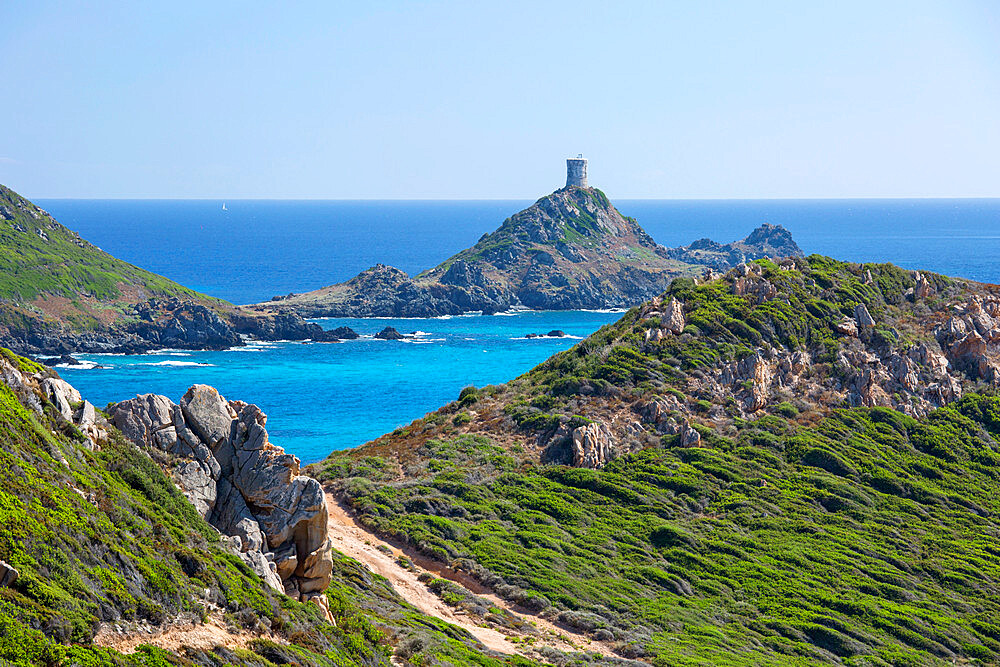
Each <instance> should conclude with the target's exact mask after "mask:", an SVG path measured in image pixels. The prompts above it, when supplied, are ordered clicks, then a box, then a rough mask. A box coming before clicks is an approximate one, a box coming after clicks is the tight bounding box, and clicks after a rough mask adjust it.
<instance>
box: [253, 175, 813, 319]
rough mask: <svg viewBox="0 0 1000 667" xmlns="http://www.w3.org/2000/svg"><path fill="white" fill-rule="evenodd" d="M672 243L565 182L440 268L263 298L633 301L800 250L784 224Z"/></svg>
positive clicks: (305, 301)
mask: <svg viewBox="0 0 1000 667" xmlns="http://www.w3.org/2000/svg"><path fill="white" fill-rule="evenodd" d="M708 243H709V244H711V246H710V247H709V246H706V247H705V248H695V249H693V250H690V249H687V248H677V249H672V250H671V249H667V248H664V247H662V246H660V245H658V244H657V243H656V242H655V241H654V240H653V239H652V237H650V236H649V234H647V233H646V232H645V231H644V230H643V229H642V227H640V226H639V224H638V222H636V220H635V219H634V218H630V217H627V216H623V215H622V214H621V213H620V212H619V211H618V210H617V209H616V208H615V207H614V206H613V205H612V204H611V202H610V200H609V199H608V197H607V196H606V195H605V194H604V193H603V192H601V191H600V190H598V189H597V188H593V187H580V186H572V185H571V186H566V187H564V188H561V189H559V190H556V191H555V192H553V193H552V194H550V195H547V196H545V197H542V198H541V199H539V200H538V201H536V202H535V203H534V204H532V205H531V206H529V207H528V208H526V209H524V210H522V211H520V212H518V213H515V214H514V215H513V216H511V217H510V218H508V219H506V220H505V221H504V222H503V223H502V224H501V225H500V227H499V228H498V229H496V230H495V231H493V232H491V233H488V234H484V235H483V236H482V238H480V239H479V241H478V242H477V243H476V244H475V245H473V246H472V247H471V248H467V249H465V250H463V251H461V252H459V253H457V254H455V255H453V256H452V257H450V258H448V259H446V260H445V261H444V262H442V263H441V264H439V265H438V266H436V267H433V268H431V269H428V270H426V271H423V272H421V273H420V274H418V275H416V276H413V277H411V276H409V275H407V274H406V273H405V272H404V271H401V270H400V269H396V268H394V267H390V266H386V265H383V264H378V265H376V266H374V267H372V268H370V269H368V270H366V271H363V272H361V273H360V274H358V275H357V276H355V277H354V278H351V279H350V280H348V281H346V282H343V283H339V284H336V285H331V286H329V287H324V288H322V289H319V290H315V291H312V292H306V293H303V294H291V295H288V296H284V297H275V298H274V299H272V300H271V301H270V302H267V303H264V304H258V306H259V307H261V308H264V309H269V310H288V311H291V312H295V313H298V314H301V315H303V316H305V317H321V316H332V317H338V316H339V317H432V316H440V315H456V314H460V313H463V312H469V311H483V312H484V313H494V312H499V311H504V310H509V309H511V308H530V309H537V310H568V309H581V308H593V309H603V308H627V307H629V306H632V305H635V304H636V303H639V302H641V301H643V300H646V299H649V298H652V297H653V296H655V295H657V294H659V293H661V292H662V291H663V290H664V289H666V287H667V285H668V284H669V282H670V280H672V279H673V278H675V277H678V276H694V275H700V274H701V272H702V271H703V270H704V267H705V266H714V267H717V268H718V267H728V266H731V265H733V264H736V263H738V262H741V261H745V260H746V259H748V258H749V259H755V258H759V257H764V256H768V255H772V256H775V257H783V256H788V255H792V256H797V255H801V254H802V251H801V250H800V249H799V247H798V246H797V245H796V244H795V242H794V241H793V240H792V239H791V235H790V234H788V232H787V231H786V230H784V229H783V228H780V227H773V226H769V225H768V226H764V227H761V228H759V229H758V230H756V231H755V232H754V233H753V234H751V235H750V236H749V237H747V238H746V239H744V240H743V241H739V242H737V243H735V244H728V245H721V244H717V243H714V242H708Z"/></svg>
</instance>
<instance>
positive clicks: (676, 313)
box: [662, 297, 687, 334]
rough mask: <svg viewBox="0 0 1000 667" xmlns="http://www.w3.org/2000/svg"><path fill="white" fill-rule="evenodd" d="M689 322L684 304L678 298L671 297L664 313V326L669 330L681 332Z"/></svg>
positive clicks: (676, 332)
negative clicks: (685, 317)
mask: <svg viewBox="0 0 1000 667" xmlns="http://www.w3.org/2000/svg"><path fill="white" fill-rule="evenodd" d="M686 324H687V322H686V321H685V320H684V304H683V303H681V302H680V301H679V300H678V299H675V298H673V297H670V303H668V304H667V308H666V312H665V313H664V315H663V320H662V327H663V328H664V329H666V330H667V331H669V332H671V333H674V334H680V333H682V332H683V331H684V326H685V325H686Z"/></svg>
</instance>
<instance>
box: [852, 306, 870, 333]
mask: <svg viewBox="0 0 1000 667" xmlns="http://www.w3.org/2000/svg"><path fill="white" fill-rule="evenodd" d="M854 321H855V322H857V323H858V328H860V329H864V328H868V327H873V326H875V320H874V319H873V318H872V316H871V313H869V312H868V308H867V307H865V304H863V303H859V304H858V305H857V306H855V307H854Z"/></svg>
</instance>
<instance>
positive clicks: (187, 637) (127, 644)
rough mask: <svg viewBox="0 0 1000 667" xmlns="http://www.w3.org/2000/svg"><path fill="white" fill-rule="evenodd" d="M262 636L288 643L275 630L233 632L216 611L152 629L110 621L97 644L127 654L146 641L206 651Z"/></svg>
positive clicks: (170, 648) (174, 648)
mask: <svg viewBox="0 0 1000 667" xmlns="http://www.w3.org/2000/svg"><path fill="white" fill-rule="evenodd" d="M262 637H267V638H268V639H271V640H273V641H276V642H280V643H284V640H283V639H281V638H279V637H277V636H275V635H271V634H266V635H262V634H258V633H253V632H245V631H240V632H233V631H231V630H230V629H229V628H228V627H226V625H225V624H224V623H222V622H221V621H220V620H219V619H218V618H217V616H216V615H213V616H210V617H209V618H208V620H207V621H206V622H205V623H197V622H195V621H193V620H184V621H174V622H172V623H168V624H165V625H163V626H161V627H153V628H151V632H150V631H145V630H137V629H123V631H122V632H117V631H116V630H115V629H114V626H113V625H112V624H110V623H106V624H104V625H103V626H102V627H101V629H100V631H98V633H97V635H96V636H95V637H94V644H95V645H97V646H103V647H105V648H113V649H115V650H116V651H118V652H120V653H125V654H129V653H135V651H136V649H137V648H138V647H139V646H140V645H143V644H148V645H149V646H155V647H157V648H161V649H163V650H164V651H171V652H175V653H176V652H177V651H180V650H181V649H182V648H183V647H185V646H187V647H190V648H194V649H202V650H206V651H209V650H212V649H214V648H215V647H216V646H227V647H229V648H234V647H239V648H245V647H246V646H247V645H248V644H249V643H250V642H251V641H252V640H254V639H260V638H262Z"/></svg>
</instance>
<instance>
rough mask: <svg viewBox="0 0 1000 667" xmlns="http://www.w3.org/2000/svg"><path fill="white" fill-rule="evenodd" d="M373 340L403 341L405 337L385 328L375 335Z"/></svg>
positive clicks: (389, 328)
mask: <svg viewBox="0 0 1000 667" xmlns="http://www.w3.org/2000/svg"><path fill="white" fill-rule="evenodd" d="M375 338H378V339H379V340H403V339H405V338H406V336H404V335H403V334H401V333H399V332H398V331H396V329H395V328H394V327H386V328H384V329H382V330H381V331H379V332H378V333H377V334H375Z"/></svg>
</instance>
